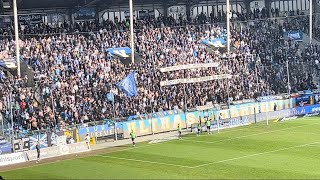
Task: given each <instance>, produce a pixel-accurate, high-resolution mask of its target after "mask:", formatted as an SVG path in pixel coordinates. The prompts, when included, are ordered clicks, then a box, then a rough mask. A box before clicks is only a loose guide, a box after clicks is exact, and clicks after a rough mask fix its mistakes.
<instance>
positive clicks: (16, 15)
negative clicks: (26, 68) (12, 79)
mask: <svg viewBox="0 0 320 180" xmlns="http://www.w3.org/2000/svg"><path fill="white" fill-rule="evenodd" d="M13 19H14V34H15V41H16V61H17V75H18V78H20V77H21V72H20V50H19V49H20V48H19V30H18V8H17V0H13Z"/></svg>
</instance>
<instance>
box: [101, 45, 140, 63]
mask: <svg viewBox="0 0 320 180" xmlns="http://www.w3.org/2000/svg"><path fill="white" fill-rule="evenodd" d="M106 53H107V58H108V60H112V59H114V58H115V59H119V60H120V61H121V62H122V63H123V64H130V63H131V54H132V50H131V48H129V47H119V48H108V49H107V50H106ZM134 59H135V62H136V63H138V62H140V61H141V60H142V59H141V57H140V56H139V55H138V54H137V53H135V55H134Z"/></svg>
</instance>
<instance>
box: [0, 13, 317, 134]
mask: <svg viewBox="0 0 320 180" xmlns="http://www.w3.org/2000/svg"><path fill="white" fill-rule="evenodd" d="M271 12H274V13H271V15H272V17H276V16H279V10H277V9H275V10H272V11H271ZM221 14H222V15H221ZM221 14H219V15H218V16H214V15H210V16H209V17H207V16H206V15H204V14H199V15H198V16H197V18H195V19H194V20H192V21H189V20H187V19H184V18H179V19H178V20H175V19H174V18H172V17H168V18H165V17H163V16H160V17H158V18H146V19H144V20H143V21H136V22H135V25H134V27H135V29H136V33H135V49H136V50H137V53H138V54H139V56H140V57H141V59H142V61H141V62H139V63H136V64H129V65H126V64H123V63H121V61H120V60H119V59H113V58H109V56H108V53H107V52H106V49H107V48H113V47H127V46H129V32H128V28H129V23H128V21H121V22H112V21H109V20H107V21H103V22H102V23H97V22H81V23H68V22H64V23H62V24H61V25H59V26H56V25H49V24H39V25H36V26H24V27H23V28H22V27H20V33H21V35H22V36H21V41H22V42H21V43H22V45H21V46H22V48H21V55H22V59H23V61H24V62H25V63H26V64H27V65H28V66H30V67H31V68H32V69H33V71H34V76H35V80H36V85H35V87H33V88H31V87H28V86H27V82H28V77H27V76H24V77H22V78H20V79H18V78H17V77H15V76H11V77H10V76H7V75H5V73H4V71H3V70H1V71H0V82H1V83H0V89H1V91H0V98H1V100H0V105H1V106H0V110H1V112H2V114H3V117H4V118H6V119H9V118H10V117H9V115H10V107H9V106H8V101H10V100H9V99H10V97H12V99H13V103H14V106H13V116H14V118H13V119H14V124H15V129H16V130H21V131H22V130H44V129H54V128H55V127H56V126H57V125H58V124H59V127H60V128H61V127H64V126H67V125H72V124H83V123H85V122H91V121H100V120H104V119H112V118H113V117H128V116H130V115H141V114H144V113H151V112H158V111H166V110H174V109H185V108H187V109H191V108H195V107H196V106H202V105H205V104H206V103H207V102H213V103H214V104H222V103H228V100H229V102H233V101H238V100H243V99H255V98H257V97H258V96H265V95H275V94H280V93H286V92H287V91H288V86H287V72H286V71H287V70H286V63H287V61H286V59H290V61H289V69H290V72H289V75H290V85H291V87H290V90H291V92H298V91H301V90H305V89H315V88H316V84H315V83H314V82H313V78H312V73H313V72H316V70H315V69H314V65H315V64H317V65H319V62H318V57H319V50H320V49H319V47H318V46H315V45H308V46H307V47H306V50H305V51H304V52H301V50H300V48H299V44H298V43H297V42H295V41H292V40H288V39H285V38H283V33H284V32H283V31H284V29H285V30H296V29H303V30H304V31H307V27H308V22H307V21H301V19H299V18H300V17H293V18H289V19H288V20H285V21H283V22H279V21H277V20H274V19H268V20H264V21H248V20H255V19H266V18H268V15H267V12H266V9H264V8H263V9H262V10H261V11H260V10H257V11H254V12H249V13H236V12H233V13H232V14H233V21H234V22H236V21H241V24H242V25H243V28H242V25H241V28H240V27H239V26H237V25H235V24H234V25H233V27H232V33H231V35H232V46H233V47H234V49H233V51H232V54H230V55H228V56H225V55H224V53H223V52H219V51H211V50H210V48H208V47H207V46H206V45H205V44H204V43H203V40H205V39H209V38H221V37H223V36H225V26H224V25H223V24H220V22H223V21H225V18H226V17H225V13H221ZM290 15H291V16H296V15H299V13H298V12H296V13H295V12H290ZM303 18H305V17H303ZM252 22H254V23H252ZM294 22H295V23H294ZM301 22H302V23H301ZM315 33H316V34H317V31H316V32H315ZM12 34H13V29H11V28H2V29H0V36H1V40H0V51H8V53H9V54H11V55H13V54H15V48H14V46H15V42H14V40H13V39H12ZM214 62H216V63H219V64H220V65H221V67H210V68H206V69H204V68H203V69H201V70H197V71H193V70H178V71H175V72H174V73H172V72H160V71H159V68H163V67H170V66H175V65H183V64H195V63H214ZM301 68H303V71H301ZM131 71H134V72H137V73H136V79H137V82H138V93H139V96H137V97H133V98H129V97H127V96H126V95H125V94H124V93H122V92H121V91H119V89H118V88H116V84H117V82H119V81H121V80H122V79H124V78H125V77H126V75H128V74H129V72H131ZM218 74H231V75H233V78H232V79H230V80H215V81H207V82H202V83H194V84H187V85H180V84H177V85H172V86H160V82H161V81H168V80H171V79H173V78H199V77H203V76H211V75H218ZM110 91H112V92H114V94H115V95H116V97H115V104H114V107H113V104H112V102H110V101H109V100H108V99H107V94H108V93H109V92H110ZM228 92H230V93H228Z"/></svg>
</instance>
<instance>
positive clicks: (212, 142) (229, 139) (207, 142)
mask: <svg viewBox="0 0 320 180" xmlns="http://www.w3.org/2000/svg"><path fill="white" fill-rule="evenodd" d="M315 124H320V123H313V124H305V125H301V126H295V127H290V128H285V129H278V130H274V131H266V132H261V133H255V134H249V135H244V136H239V137H235V138H227V139H221V140H218V141H194V140H189V139H191V138H188V139H181V140H182V141H188V142H196V143H197V142H198V143H205V144H215V143H219V142H225V141H232V140H236V139H242V138H246V137H251V136H257V135H261V134H269V133H274V132H279V131H284V130H289V129H296V128H300V127H303V126H310V125H315ZM194 138H196V137H194ZM194 138H192V139H194Z"/></svg>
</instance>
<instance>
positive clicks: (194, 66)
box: [160, 62, 219, 72]
mask: <svg viewBox="0 0 320 180" xmlns="http://www.w3.org/2000/svg"><path fill="white" fill-rule="evenodd" d="M210 67H219V63H218V62H214V63H199V64H184V65H177V66H169V67H164V68H160V71H161V72H169V71H177V70H183V69H198V68H210Z"/></svg>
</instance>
